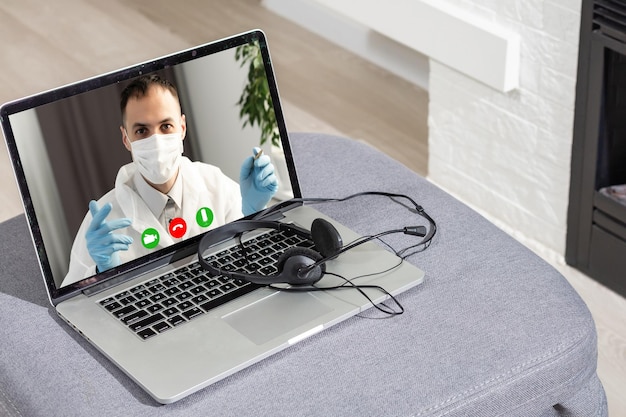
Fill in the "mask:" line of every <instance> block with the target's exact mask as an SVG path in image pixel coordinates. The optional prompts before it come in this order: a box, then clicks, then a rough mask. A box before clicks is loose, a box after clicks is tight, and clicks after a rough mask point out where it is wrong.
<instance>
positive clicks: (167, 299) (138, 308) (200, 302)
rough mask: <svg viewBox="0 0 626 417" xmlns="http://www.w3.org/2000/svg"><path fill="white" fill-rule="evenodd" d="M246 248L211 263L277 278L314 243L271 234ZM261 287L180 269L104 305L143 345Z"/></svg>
mask: <svg viewBox="0 0 626 417" xmlns="http://www.w3.org/2000/svg"><path fill="white" fill-rule="evenodd" d="M243 246H244V247H245V254H244V253H242V251H241V246H240V245H235V246H233V247H231V248H229V249H225V250H223V251H220V252H219V253H217V254H215V255H211V256H210V257H208V258H207V261H209V262H212V263H213V265H215V266H217V267H219V268H221V269H223V270H232V271H241V272H246V273H255V274H260V275H272V274H275V273H276V272H277V271H278V269H277V263H278V258H279V256H280V255H281V254H282V253H283V252H284V251H285V250H286V249H287V248H290V247H294V246H301V247H308V248H312V247H313V246H314V245H313V242H312V241H311V240H310V239H308V238H307V237H305V236H301V235H298V234H295V233H289V232H279V231H278V230H271V231H269V232H267V233H264V234H261V235H259V236H257V237H254V238H252V239H249V240H246V241H244V243H243ZM259 287H260V286H259V285H256V284H251V283H249V282H247V281H244V280H240V279H230V278H227V277H224V276H221V275H219V276H211V275H210V274H209V273H208V271H206V270H204V269H203V268H202V266H201V265H200V264H199V263H198V262H193V263H191V264H189V265H186V266H183V267H181V268H178V269H177V270H175V271H173V272H169V273H167V274H164V275H162V276H159V277H157V278H153V279H150V280H148V281H146V282H143V283H141V284H139V285H136V286H134V287H133V288H131V289H129V290H126V291H123V292H120V293H118V294H115V295H113V296H110V297H107V298H105V299H102V300H100V301H99V304H100V305H101V306H102V307H103V308H104V309H105V310H107V311H108V312H109V313H110V314H111V315H113V316H114V317H115V318H117V319H118V320H120V321H121V322H122V323H123V324H124V325H125V326H127V327H128V328H129V329H130V330H131V331H133V332H134V333H135V334H136V335H137V336H138V337H140V338H141V339H143V340H146V339H149V338H151V337H153V336H157V335H159V334H161V333H163V332H166V331H167V330H170V329H172V328H174V327H176V326H179V325H182V324H184V323H187V322H188V321H190V320H193V319H194V318H196V317H198V316H201V315H202V314H205V313H207V312H208V311H210V310H211V309H213V308H215V307H217V306H220V305H222V304H224V303H226V302H228V301H230V300H233V299H235V298H237V297H240V296H242V295H244V294H247V293H249V292H251V291H253V290H255V289H257V288H259Z"/></svg>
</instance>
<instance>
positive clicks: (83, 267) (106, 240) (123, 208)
mask: <svg viewBox="0 0 626 417" xmlns="http://www.w3.org/2000/svg"><path fill="white" fill-rule="evenodd" d="M120 107H121V112H122V126H120V131H121V134H122V142H123V144H124V146H125V147H126V149H127V150H128V151H129V152H130V153H131V154H132V159H133V162H131V163H129V164H127V165H124V166H123V167H121V168H120V170H119V172H118V174H117V177H116V179H115V188H114V189H113V190H111V191H109V192H108V193H107V194H105V195H104V196H103V197H101V198H100V199H99V200H98V201H93V200H92V201H91V202H90V203H89V213H87V215H86V216H85V218H84V219H83V222H82V224H81V226H80V228H79V231H78V233H77V235H76V238H75V240H74V244H73V246H72V251H71V254H70V266H69V271H68V274H67V275H66V277H65V279H64V280H63V283H62V285H67V284H71V283H74V282H77V281H79V280H81V279H83V278H86V277H89V276H92V275H94V274H95V273H97V272H102V271H105V270H108V269H111V268H113V267H115V266H118V265H120V264H122V263H124V262H126V261H129V260H132V259H135V258H137V257H139V256H142V255H145V254H146V253H148V252H149V251H151V250H154V249H158V248H162V247H165V246H168V245H171V244H173V243H175V242H178V241H181V240H183V239H186V238H188V237H191V236H194V235H197V234H199V233H202V232H204V231H206V230H208V229H209V228H213V227H217V226H221V225H223V224H225V223H228V222H230V221H233V220H236V219H238V218H241V217H242V216H243V215H249V214H252V213H254V212H256V211H258V210H261V209H263V208H264V207H265V206H266V205H267V203H268V202H269V201H270V199H271V198H272V196H273V195H274V194H275V193H276V190H277V189H278V183H277V180H276V176H275V175H274V167H273V165H272V164H271V162H270V159H269V157H268V156H266V155H261V153H260V150H259V149H258V148H255V149H254V150H253V155H251V156H250V157H248V158H247V159H246V160H244V162H243V164H242V166H241V174H240V178H239V180H240V182H239V184H237V182H235V181H233V180H232V179H230V178H229V177H227V176H226V175H224V174H223V173H222V171H221V170H220V169H219V168H217V167H215V166H212V165H208V164H205V163H202V162H192V161H190V160H189V159H188V158H187V157H185V156H183V155H182V153H183V140H184V139H185V133H186V130H187V126H186V120H185V115H184V114H182V111H181V106H180V102H179V98H178V93H177V91H176V88H175V87H174V85H173V84H171V83H170V82H168V81H167V80H164V79H161V78H160V77H158V76H156V75H150V76H142V77H140V78H138V79H136V80H134V81H133V82H131V83H130V84H129V85H128V86H127V87H126V88H125V89H124V91H123V92H122V94H121V100H120Z"/></svg>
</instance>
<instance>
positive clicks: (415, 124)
mask: <svg viewBox="0 0 626 417" xmlns="http://www.w3.org/2000/svg"><path fill="white" fill-rule="evenodd" d="M253 28H261V29H263V30H264V31H265V32H266V33H267V35H268V39H269V42H270V49H271V53H272V57H273V60H274V64H275V68H276V76H277V79H278V84H279V88H280V92H281V98H282V100H283V105H284V107H285V116H286V120H287V125H288V128H289V130H291V131H317V132H329V133H338V134H342V135H345V136H349V137H352V138H355V139H360V140H363V141H366V142H368V143H370V144H371V145H373V146H375V147H377V148H378V149H380V150H382V151H383V152H386V153H387V154H389V155H390V156H392V157H394V158H395V159H397V160H399V161H400V162H402V163H403V164H405V165H406V166H408V167H409V168H411V169H413V170H414V171H415V172H417V173H419V174H422V175H425V174H426V173H427V168H428V167H427V156H428V149H427V142H428V140H427V138H428V131H427V113H428V95H427V93H425V92H424V91H422V90H420V89H419V88H417V87H415V86H413V85H411V84H409V83H407V82H405V81H403V80H400V79H398V78H397V77H394V76H392V75H391V74H389V73H388V72H386V71H384V70H381V69H380V68H377V67H375V66H373V65H371V64H368V63H367V62H364V61H363V60H361V59H359V58H357V57H355V56H354V55H352V54H350V53H348V52H346V51H344V50H342V49H340V48H337V47H334V46H333V45H331V44H329V43H328V42H326V41H324V40H322V39H320V38H319V37H317V36H315V35H312V34H310V33H309V32H306V31H304V30H303V29H301V28H299V27H297V26H295V25H294V24H292V23H290V22H288V21H286V20H284V19H282V18H280V17H278V16H275V15H273V14H272V13H270V12H268V11H267V10H265V9H264V8H263V7H262V6H261V5H260V3H259V0H182V1H181V0H179V1H172V0H109V1H102V0H81V1H79V0H55V1H53V2H52V1H47V0H20V1H3V2H2V3H0V40H1V42H0V60H1V62H2V69H0V102H6V101H9V100H12V99H16V98H19V97H22V96H25V95H28V94H33V93H36V92H39V91H42V90H46V89H50V88H53V87H56V86H59V85H63V84H66V83H70V82H73V81H76V80H79V79H83V78H87V77H90V76H94V75H97V74H100V73H102V72H106V71H110V70H114V69H117V68H120V67H123V66H127V65H131V64H134V63H137V62H140V61H143V60H147V59H150V58H155V57H158V56H161V55H164V54H167V53H170V52H174V51H177V50H180V49H183V48H188V47H192V46H195V45H198V44H201V43H205V42H207V41H211V40H215V39H218V38H221V37H224V36H228V35H231V34H234V33H238V32H242V31H245V30H248V29H253ZM12 176H13V174H12V171H11V168H10V166H9V162H8V160H7V156H6V149H5V148H4V146H0V178H2V181H0V199H1V201H2V202H3V204H2V205H0V221H3V220H5V219H7V218H10V217H13V216H15V215H17V214H20V213H21V212H22V207H21V204H20V200H19V197H18V194H17V190H16V187H15V185H14V182H13V181H12V180H11V179H10V178H11V177H12ZM540 253H541V252H540ZM546 258H548V260H549V261H551V262H552V263H553V264H554V265H555V266H556V267H557V268H559V269H560V270H561V271H562V272H563V274H564V275H566V276H567V277H568V279H569V280H570V282H572V285H574V287H575V288H576V289H577V290H578V291H579V293H580V294H581V295H582V297H583V298H584V299H585V301H586V302H587V304H588V305H589V308H590V309H591V311H592V313H593V314H594V317H595V320H596V324H597V327H598V333H599V347H600V353H599V372H600V377H601V379H602V381H603V383H604V386H605V389H606V391H607V394H608V396H609V408H610V410H611V416H622V415H623V416H626V400H625V399H624V397H625V396H624V395H623V391H624V387H625V386H626V301H625V300H624V299H623V298H622V297H620V296H617V295H616V294H614V293H611V292H610V291H608V290H606V289H605V288H603V287H601V286H599V285H597V284H595V282H593V281H591V280H589V279H588V278H587V277H585V276H584V275H582V274H579V273H577V272H576V271H573V270H571V269H570V268H568V267H566V266H563V265H561V264H560V263H559V261H558V260H554V259H550V257H549V256H546Z"/></svg>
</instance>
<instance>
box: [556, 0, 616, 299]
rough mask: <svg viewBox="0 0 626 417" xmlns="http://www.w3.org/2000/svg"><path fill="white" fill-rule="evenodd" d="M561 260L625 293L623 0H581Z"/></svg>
mask: <svg viewBox="0 0 626 417" xmlns="http://www.w3.org/2000/svg"><path fill="white" fill-rule="evenodd" d="M579 48H580V49H579V63H578V76H577V86H576V108H575V116H574V117H575V120H574V138H573V147H572V164H571V170H572V175H571V185H570V201H569V209H568V229H567V246H566V256H565V257H566V261H567V263H568V264H570V265H572V266H574V267H576V268H578V269H580V270H581V271H583V272H584V273H586V274H587V275H589V276H590V277H591V278H593V279H595V280H597V281H599V282H601V283H602V284H604V285H606V286H608V287H609V288H611V289H613V290H614V291H616V292H618V293H620V294H622V295H624V296H626V0H583V9H582V19H581V35H580V46H579Z"/></svg>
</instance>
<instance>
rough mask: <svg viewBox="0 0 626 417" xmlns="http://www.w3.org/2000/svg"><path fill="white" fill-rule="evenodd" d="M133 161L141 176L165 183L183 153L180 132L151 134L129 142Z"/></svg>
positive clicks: (171, 175)
mask: <svg viewBox="0 0 626 417" xmlns="http://www.w3.org/2000/svg"><path fill="white" fill-rule="evenodd" d="M130 146H131V150H132V154H133V161H134V162H135V166H136V167H137V169H138V170H139V172H140V173H141V175H143V177H144V178H145V179H146V180H148V181H150V182H151V183H153V184H165V183H166V182H167V181H168V180H169V179H170V178H172V177H173V176H174V175H175V174H176V173H177V172H178V167H179V166H180V159H181V155H182V153H183V140H182V136H181V133H171V134H169V135H157V134H155V135H152V136H150V137H149V138H145V139H139V140H136V141H134V142H131V143H130Z"/></svg>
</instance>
